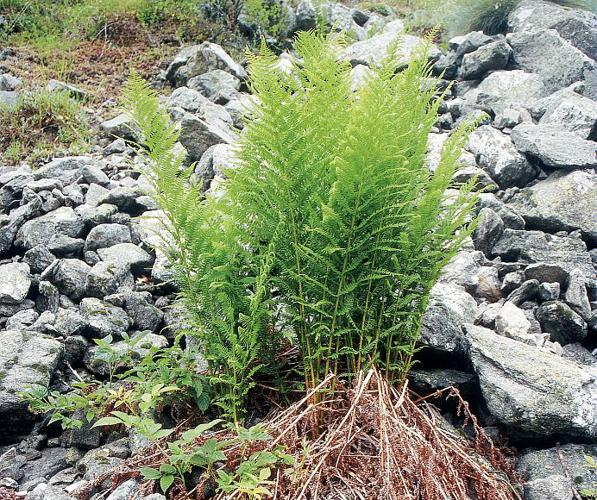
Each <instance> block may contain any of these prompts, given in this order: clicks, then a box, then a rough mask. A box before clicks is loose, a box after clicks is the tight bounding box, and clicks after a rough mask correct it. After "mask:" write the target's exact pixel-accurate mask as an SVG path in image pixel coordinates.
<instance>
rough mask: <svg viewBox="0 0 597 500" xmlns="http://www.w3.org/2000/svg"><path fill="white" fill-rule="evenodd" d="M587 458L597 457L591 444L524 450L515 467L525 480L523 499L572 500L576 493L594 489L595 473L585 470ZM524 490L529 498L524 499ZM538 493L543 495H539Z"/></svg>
mask: <svg viewBox="0 0 597 500" xmlns="http://www.w3.org/2000/svg"><path fill="white" fill-rule="evenodd" d="M587 455H588V456H590V457H595V456H597V449H596V448H595V446H594V445H581V444H564V445H561V446H558V447H557V448H548V449H544V450H533V449H527V450H525V451H524V452H523V453H522V454H521V455H520V457H519V459H518V463H517V465H516V470H517V472H518V473H519V474H520V475H521V476H522V479H523V480H524V481H525V499H527V498H529V500H545V499H548V498H549V499H550V500H572V499H573V498H577V496H576V491H577V490H584V489H588V490H590V489H595V488H597V477H596V476H595V472H594V471H593V470H592V469H590V468H589V467H587V461H586V458H585V457H586V456H587ZM572 487H574V488H575V490H573V489H572ZM548 488H551V489H548ZM527 491H528V492H530V493H531V495H532V496H530V497H527ZM542 494H543V495H544V496H540V495H542Z"/></svg>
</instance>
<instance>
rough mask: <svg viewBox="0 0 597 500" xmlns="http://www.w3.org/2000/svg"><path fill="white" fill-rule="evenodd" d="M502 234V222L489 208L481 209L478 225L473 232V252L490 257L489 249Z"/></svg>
mask: <svg viewBox="0 0 597 500" xmlns="http://www.w3.org/2000/svg"><path fill="white" fill-rule="evenodd" d="M503 232H504V222H503V221H502V219H501V218H500V216H499V215H498V214H496V213H495V212H494V211H493V210H492V209H491V208H482V209H481V210H480V211H479V216H478V223H477V227H476V228H475V231H474V232H473V242H474V244H475V250H480V251H482V252H483V253H484V254H485V255H491V249H492V248H493V245H494V244H495V242H496V241H498V240H499V239H500V237H501V236H502V233H503Z"/></svg>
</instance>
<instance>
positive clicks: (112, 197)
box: [97, 186, 145, 215]
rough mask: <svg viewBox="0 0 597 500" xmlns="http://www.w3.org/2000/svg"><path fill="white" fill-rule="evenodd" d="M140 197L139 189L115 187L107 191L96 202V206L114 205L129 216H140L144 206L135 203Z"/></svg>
mask: <svg viewBox="0 0 597 500" xmlns="http://www.w3.org/2000/svg"><path fill="white" fill-rule="evenodd" d="M140 195H141V191H140V190H139V188H137V187H135V188H131V187H126V186H121V187H117V188H115V189H112V190H110V191H108V192H107V193H106V194H105V195H104V196H101V197H100V198H99V199H98V200H97V204H98V205H100V206H101V205H103V204H108V205H115V206H116V207H118V209H120V210H121V211H122V212H125V213H127V214H130V215H140V214H141V213H143V210H144V208H145V207H144V206H143V205H141V204H139V203H138V202H137V198H138V197H139V196H140Z"/></svg>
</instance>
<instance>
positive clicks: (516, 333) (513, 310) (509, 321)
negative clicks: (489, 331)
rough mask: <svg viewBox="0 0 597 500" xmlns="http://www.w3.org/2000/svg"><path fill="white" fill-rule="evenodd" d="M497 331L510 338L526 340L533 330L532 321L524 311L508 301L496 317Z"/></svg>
mask: <svg viewBox="0 0 597 500" xmlns="http://www.w3.org/2000/svg"><path fill="white" fill-rule="evenodd" d="M495 331H496V332H497V333H499V334H500V335H504V336H505V337H508V338H510V339H514V340H518V341H522V342H524V341H525V340H526V338H527V337H528V336H529V334H530V332H531V323H530V321H529V320H528V319H527V318H526V316H525V314H524V311H523V310H522V309H519V308H518V307H516V306H515V305H514V304H513V303H512V302H506V303H505V304H504V305H503V307H502V308H501V309H500V312H499V313H498V314H497V316H496V318H495Z"/></svg>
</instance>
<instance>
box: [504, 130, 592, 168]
mask: <svg viewBox="0 0 597 500" xmlns="http://www.w3.org/2000/svg"><path fill="white" fill-rule="evenodd" d="M512 141H513V142H514V145H515V146H516V149H518V151H520V152H522V153H527V154H529V155H531V156H534V157H536V158H538V159H539V160H540V161H541V162H542V163H543V164H544V165H547V166H548V167H552V168H562V169H573V168H592V167H595V166H597V156H596V155H595V143H594V142H593V141H586V140H584V139H581V138H580V137H578V135H576V134H575V133H574V132H568V131H567V130H564V129H563V128H561V127H559V126H557V125H531V124H527V123H522V124H520V125H518V126H517V127H515V128H514V129H513V130H512Z"/></svg>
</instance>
